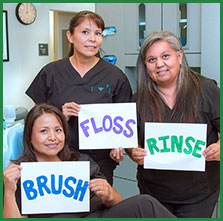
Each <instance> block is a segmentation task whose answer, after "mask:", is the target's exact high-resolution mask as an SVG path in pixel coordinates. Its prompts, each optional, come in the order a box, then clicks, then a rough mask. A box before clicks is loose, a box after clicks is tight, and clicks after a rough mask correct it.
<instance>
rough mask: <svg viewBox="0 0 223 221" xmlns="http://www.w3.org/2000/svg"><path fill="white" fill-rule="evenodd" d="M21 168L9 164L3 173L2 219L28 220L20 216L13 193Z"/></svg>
mask: <svg viewBox="0 0 223 221" xmlns="http://www.w3.org/2000/svg"><path fill="white" fill-rule="evenodd" d="M20 171H21V166H19V165H15V164H11V165H9V166H8V167H7V168H6V169H5V170H4V171H3V180H4V206H3V217H4V218H28V217H27V216H22V215H21V214H20V211H19V208H18V205H17V203H16V198H15V192H16V189H17V182H18V179H19V178H20Z"/></svg>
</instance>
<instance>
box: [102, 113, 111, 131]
mask: <svg viewBox="0 0 223 221" xmlns="http://www.w3.org/2000/svg"><path fill="white" fill-rule="evenodd" d="M107 119H108V121H109V124H110V125H109V127H108V128H106V125H105V121H106V120H107ZM103 128H104V131H105V132H109V131H110V130H111V128H112V118H111V117H110V116H109V115H105V116H104V118H103Z"/></svg>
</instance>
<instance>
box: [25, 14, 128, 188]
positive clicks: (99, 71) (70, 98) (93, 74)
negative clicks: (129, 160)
mask: <svg viewBox="0 0 223 221" xmlns="http://www.w3.org/2000/svg"><path fill="white" fill-rule="evenodd" d="M103 30H104V21H103V19H102V18H101V17H100V16H99V15H98V14H96V13H94V12H90V11H81V12H79V13H77V14H76V15H75V16H74V17H73V19H72V20H71V22H70V27H69V31H68V32H67V38H68V41H69V42H70V53H69V56H68V57H66V58H64V59H61V60H58V61H55V62H52V63H50V64H47V65H46V66H45V67H43V68H42V70H41V71H40V72H39V73H38V75H37V76H36V78H35V79H34V80H33V82H32V83H31V85H30V86H29V88H28V89H27V91H26V94H27V95H28V96H29V97H31V98H32V100H33V101H34V102H35V103H37V104H38V103H42V102H46V103H49V104H53V105H55V106H56V107H58V108H59V109H60V110H62V111H63V114H64V115H65V116H66V119H67V121H68V123H69V126H70V134H71V141H70V148H71V149H74V150H79V142H78V118H77V117H78V111H79V109H80V107H79V104H93V103H120V102H129V101H130V99H131V96H132V90H131V87H130V84H129V81H128V79H127V77H126V76H125V75H124V74H123V72H122V71H121V70H120V69H118V68H117V67H116V66H114V65H112V64H110V63H108V62H106V61H104V60H103V59H100V58H98V57H97V56H96V55H97V53H98V52H99V49H100V46H101V44H102V41H103V39H102V31H103ZM111 151H114V150H111ZM81 152H84V153H88V154H89V155H90V156H91V157H92V158H93V159H94V160H95V161H96V162H97V163H98V164H99V166H100V168H101V171H102V172H103V173H104V175H105V176H106V177H107V180H108V182H109V183H110V184H111V185H112V183H113V178H112V177H113V170H114V169H115V167H116V164H117V163H116V162H115V161H114V160H112V159H111V158H110V156H109V154H110V150H91V151H86V150H85V151H81ZM121 154H122V152H121Z"/></svg>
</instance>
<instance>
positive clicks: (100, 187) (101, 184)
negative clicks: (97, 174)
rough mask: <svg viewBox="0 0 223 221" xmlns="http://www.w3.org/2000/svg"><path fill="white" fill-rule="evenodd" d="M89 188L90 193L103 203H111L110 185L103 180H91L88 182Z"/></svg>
mask: <svg viewBox="0 0 223 221" xmlns="http://www.w3.org/2000/svg"><path fill="white" fill-rule="evenodd" d="M89 188H90V190H91V191H92V192H94V193H95V195H96V196H98V197H99V198H100V199H101V200H102V201H103V203H104V202H106V201H112V200H113V197H112V194H111V192H112V191H111V188H112V187H111V185H110V184H109V183H108V182H107V180H105V179H93V180H91V181H90V182H89Z"/></svg>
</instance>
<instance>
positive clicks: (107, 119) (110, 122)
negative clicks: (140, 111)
mask: <svg viewBox="0 0 223 221" xmlns="http://www.w3.org/2000/svg"><path fill="white" fill-rule="evenodd" d="M123 121H124V119H123V118H122V117H121V116H117V117H115V118H114V119H112V117H111V116H109V115H105V116H104V117H103V119H102V126H99V127H98V126H97V125H96V123H95V120H94V118H93V117H92V118H91V119H90V120H89V119H87V120H85V121H82V122H81V123H80V127H81V129H82V130H83V132H84V135H85V136H86V137H89V136H90V135H89V132H88V130H89V126H90V125H89V122H91V126H92V127H93V130H94V133H95V134H97V133H100V132H102V131H105V132H110V131H113V132H114V133H116V134H121V133H123V135H124V136H125V137H127V138H130V137H132V136H133V134H134V132H133V130H132V128H131V126H130V124H136V122H135V120H133V119H129V120H127V121H126V122H125V129H124V128H123V126H122V125H121V124H120V122H123ZM88 125H89V126H88Z"/></svg>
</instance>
